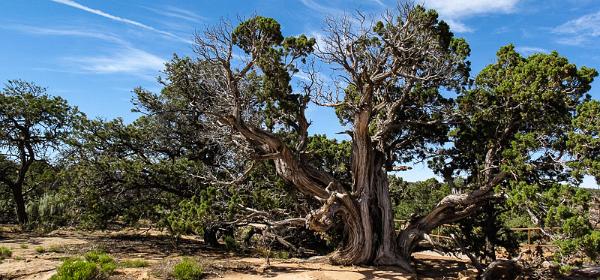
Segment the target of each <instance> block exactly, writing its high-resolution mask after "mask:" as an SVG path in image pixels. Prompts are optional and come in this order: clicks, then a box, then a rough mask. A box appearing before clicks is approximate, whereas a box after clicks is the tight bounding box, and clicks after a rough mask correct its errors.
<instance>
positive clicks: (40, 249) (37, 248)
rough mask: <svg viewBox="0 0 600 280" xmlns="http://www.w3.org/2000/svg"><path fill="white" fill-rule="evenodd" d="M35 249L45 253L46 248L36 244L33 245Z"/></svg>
mask: <svg viewBox="0 0 600 280" xmlns="http://www.w3.org/2000/svg"><path fill="white" fill-rule="evenodd" d="M35 251H36V252H38V253H39V254H43V253H46V248H44V247H42V246H37V247H35Z"/></svg>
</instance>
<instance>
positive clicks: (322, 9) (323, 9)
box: [300, 0, 380, 16]
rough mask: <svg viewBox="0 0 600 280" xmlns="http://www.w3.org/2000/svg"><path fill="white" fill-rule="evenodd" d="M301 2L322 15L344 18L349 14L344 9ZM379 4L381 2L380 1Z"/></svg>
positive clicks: (312, 2) (311, 0)
mask: <svg viewBox="0 0 600 280" xmlns="http://www.w3.org/2000/svg"><path fill="white" fill-rule="evenodd" d="M300 1H301V2H302V4H304V6H306V7H307V8H309V9H311V10H313V11H316V12H318V13H321V14H325V15H330V16H342V15H345V14H348V12H346V11H345V10H343V9H338V8H334V7H329V6H325V5H322V4H319V3H317V2H316V1H314V0H300ZM378 2H380V1H378Z"/></svg>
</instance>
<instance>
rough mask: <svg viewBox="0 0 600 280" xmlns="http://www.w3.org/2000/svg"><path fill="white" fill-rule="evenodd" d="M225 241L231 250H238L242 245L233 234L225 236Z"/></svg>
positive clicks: (226, 246)
mask: <svg viewBox="0 0 600 280" xmlns="http://www.w3.org/2000/svg"><path fill="white" fill-rule="evenodd" d="M223 241H224V242H225V248H226V249H227V250H229V251H236V250H237V249H239V248H240V245H239V244H238V243H237V241H236V240H235V238H234V237H233V236H229V235H228V236H225V237H224V238H223Z"/></svg>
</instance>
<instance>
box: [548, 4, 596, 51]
mask: <svg viewBox="0 0 600 280" xmlns="http://www.w3.org/2000/svg"><path fill="white" fill-rule="evenodd" d="M552 31H553V32H554V33H556V34H561V35H564V36H562V37H561V38H560V39H558V43H560V44H564V45H575V46H581V45H585V44H586V43H589V42H590V41H591V39H593V38H595V37H598V36H600V11H598V12H595V13H591V14H587V15H584V16H581V17H579V18H576V19H573V20H570V21H567V22H565V23H563V24H561V25H559V26H557V27H555V28H554V29H553V30H552Z"/></svg>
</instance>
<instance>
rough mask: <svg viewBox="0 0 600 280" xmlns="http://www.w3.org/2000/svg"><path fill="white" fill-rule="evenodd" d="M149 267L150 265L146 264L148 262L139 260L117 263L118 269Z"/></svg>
mask: <svg viewBox="0 0 600 280" xmlns="http://www.w3.org/2000/svg"><path fill="white" fill-rule="evenodd" d="M149 265H150V263H148V261H146V260H141V259H132V260H124V261H121V262H120V263H119V266H120V267H126V268H138V267H147V266H149Z"/></svg>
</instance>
